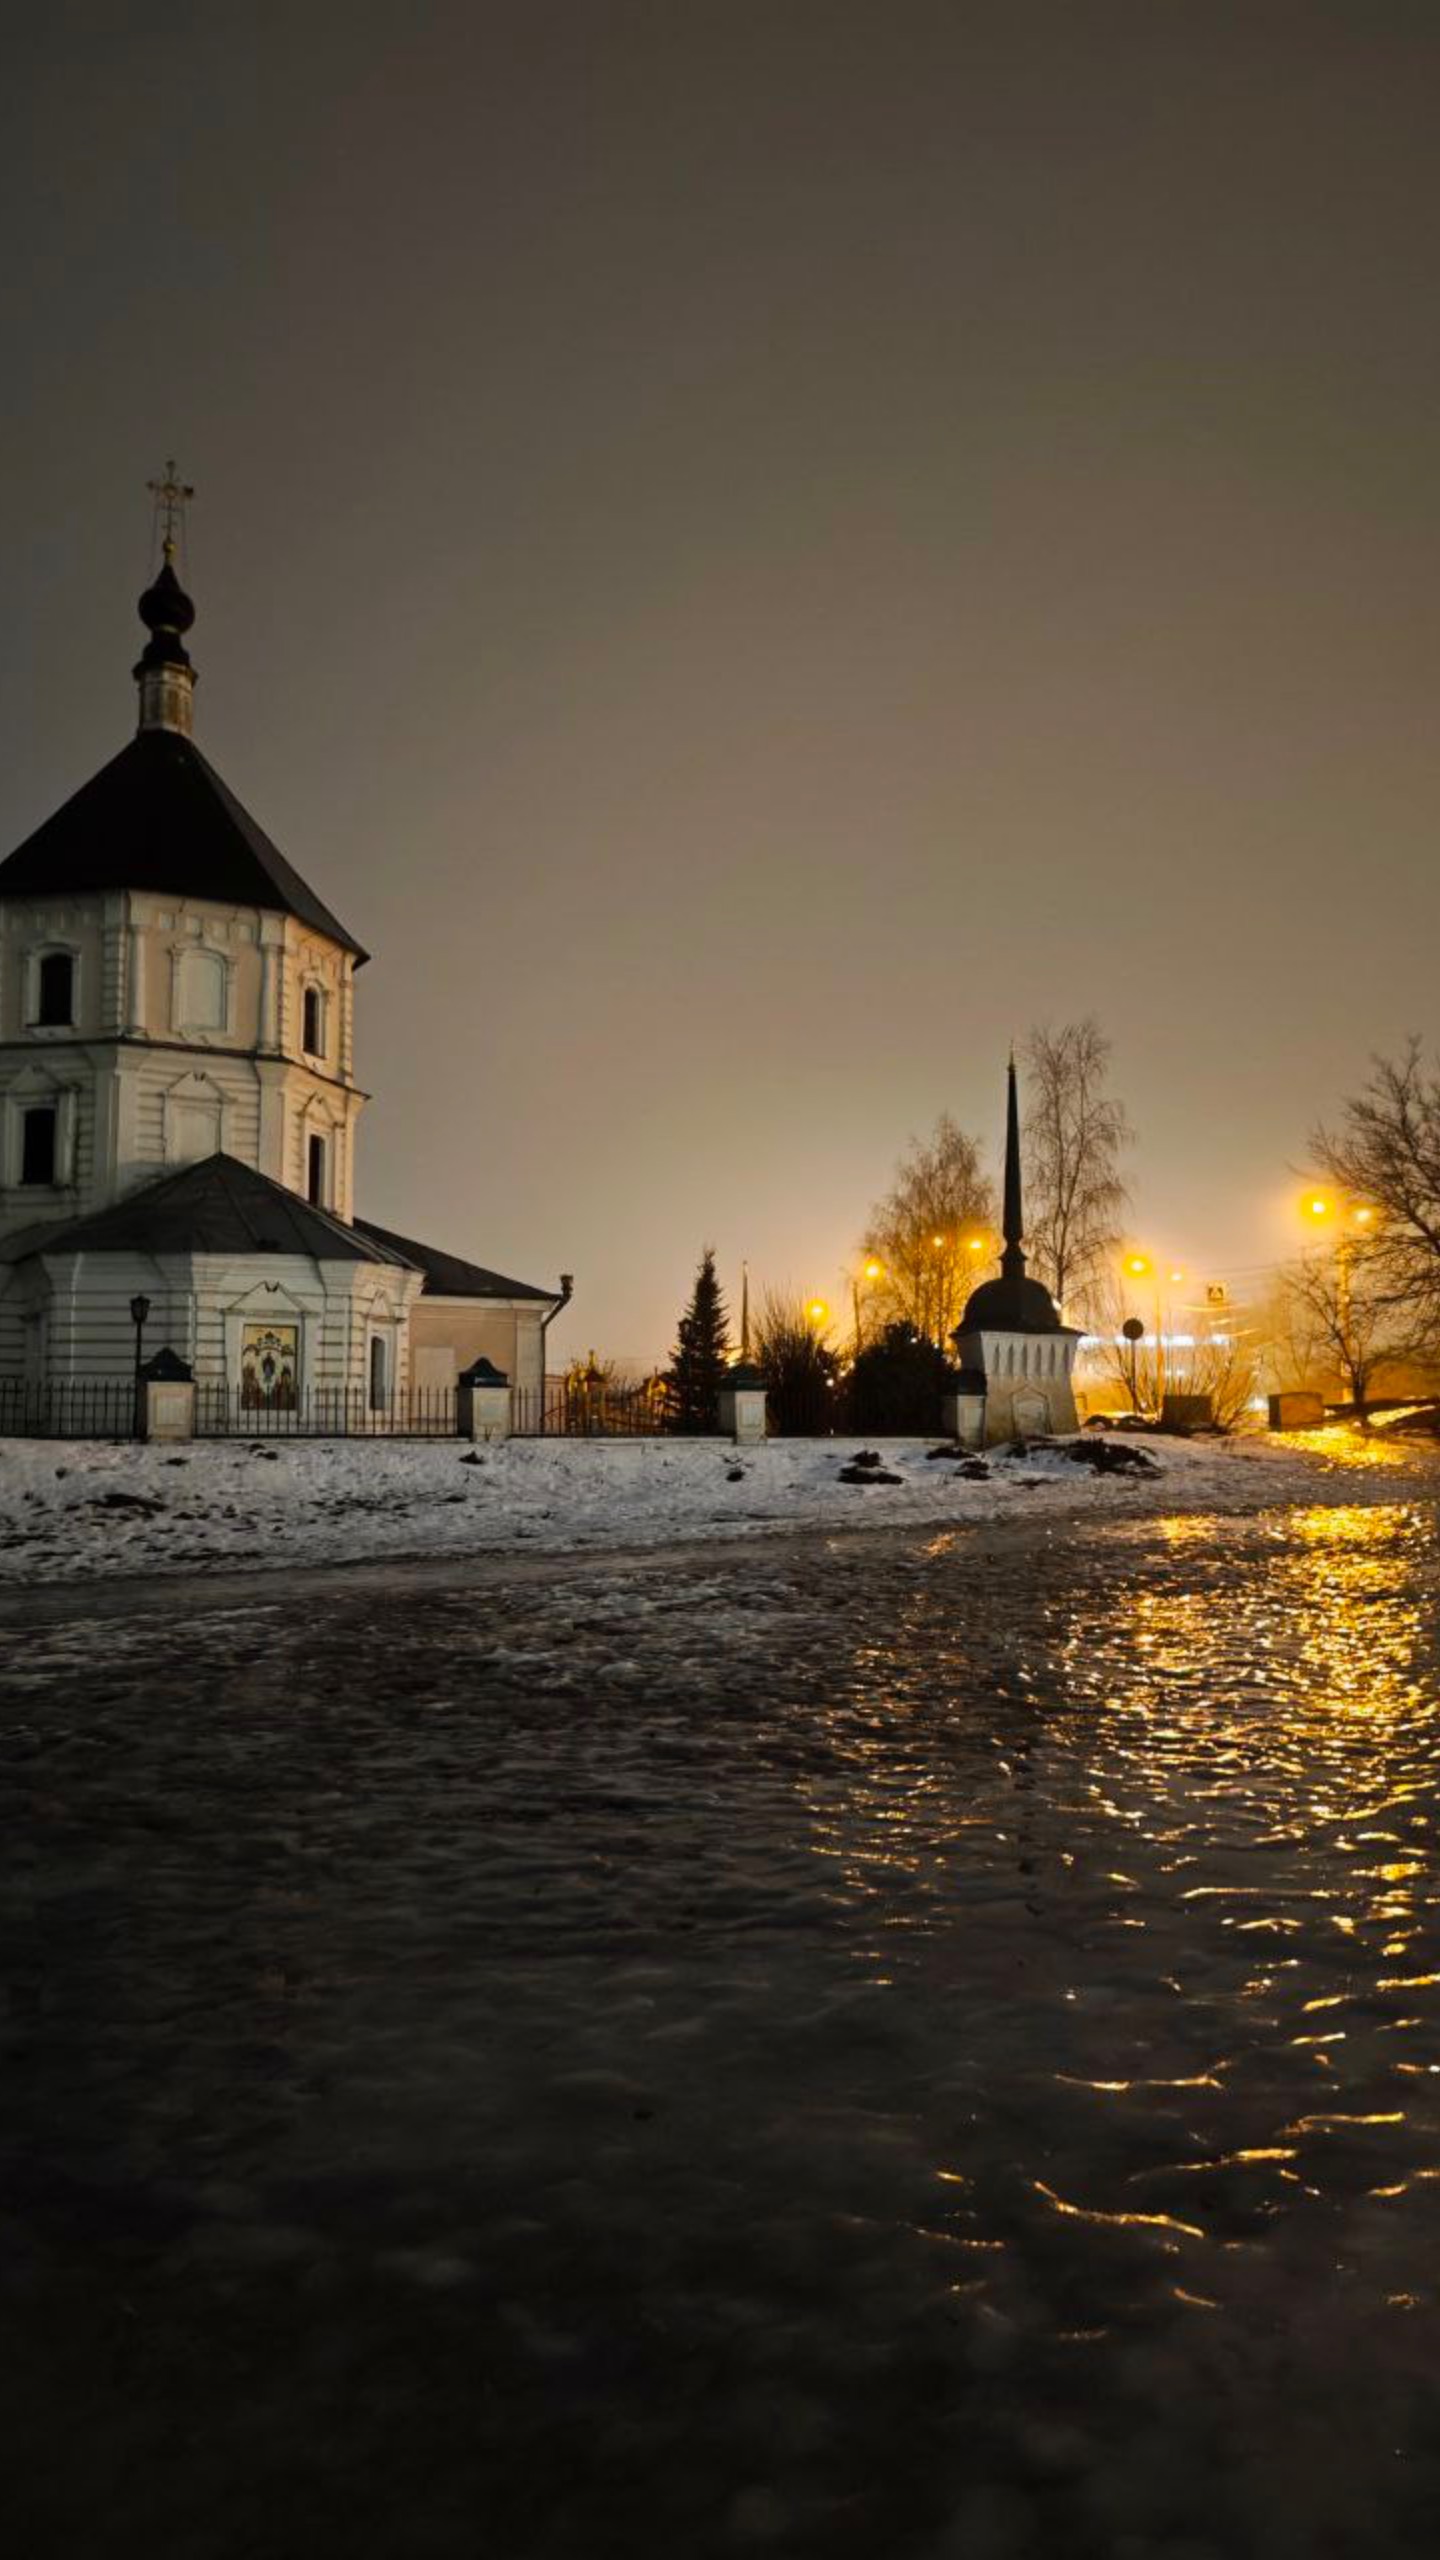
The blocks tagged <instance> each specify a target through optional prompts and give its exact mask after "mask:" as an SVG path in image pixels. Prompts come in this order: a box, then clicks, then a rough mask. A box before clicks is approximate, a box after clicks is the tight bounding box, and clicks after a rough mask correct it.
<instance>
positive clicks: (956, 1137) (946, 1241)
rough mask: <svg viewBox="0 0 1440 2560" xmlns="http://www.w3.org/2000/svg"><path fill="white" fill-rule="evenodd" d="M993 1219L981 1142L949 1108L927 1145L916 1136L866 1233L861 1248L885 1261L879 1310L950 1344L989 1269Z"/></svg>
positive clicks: (992, 1198) (877, 1291) (992, 1196)
mask: <svg viewBox="0 0 1440 2560" xmlns="http://www.w3.org/2000/svg"><path fill="white" fill-rule="evenodd" d="M994 1224H995V1192H994V1187H993V1185H992V1184H991V1182H990V1180H989V1177H988V1175H987V1174H986V1173H985V1172H984V1171H983V1169H982V1165H981V1157H980V1148H979V1144H978V1142H977V1141H976V1140H975V1139H974V1138H972V1137H970V1136H968V1135H967V1133H966V1131H965V1130H963V1129H962V1128H960V1126H959V1125H958V1123H957V1122H956V1121H954V1120H952V1118H951V1116H950V1114H949V1112H948V1111H942V1113H941V1114H940V1117H939V1119H938V1120H937V1121H936V1123H935V1134H934V1136H933V1138H931V1139H930V1141H929V1143H928V1144H926V1145H922V1144H921V1142H920V1141H919V1140H918V1139H912V1141H911V1144H910V1148H909V1151H908V1153H907V1154H906V1155H905V1156H904V1157H902V1159H901V1162H900V1164H899V1166H898V1168H897V1170H896V1175H895V1180H894V1183H893V1185H892V1186H891V1188H890V1190H889V1191H888V1192H887V1193H886V1195H885V1198H884V1199H883V1200H881V1201H880V1202H879V1203H878V1204H877V1206H876V1207H875V1209H874V1210H873V1211H872V1213H871V1217H870V1223H869V1225H868V1227H867V1228H866V1231H865V1237H864V1241H863V1244H862V1246H861V1251H862V1252H863V1253H864V1254H865V1255H866V1256H867V1257H868V1258H869V1259H870V1260H872V1261H878V1262H879V1263H880V1264H881V1265H882V1266H883V1267H882V1271H881V1273H880V1275H879V1277H878V1278H877V1279H876V1282H875V1285H874V1301H873V1302H874V1304H875V1306H876V1308H877V1312H879V1313H880V1314H881V1315H882V1316H883V1318H884V1319H885V1320H886V1321H888V1322H893V1323H898V1324H908V1325H910V1326H911V1327H913V1329H914V1331H915V1332H916V1333H918V1334H921V1335H923V1336H924V1338H925V1340H926V1341H927V1342H935V1343H939V1344H940V1346H941V1348H942V1349H943V1348H944V1347H945V1345H946V1344H947V1342H948V1340H949V1337H950V1335H951V1334H952V1333H953V1331H954V1329H955V1327H956V1325H957V1324H958V1323H959V1321H960V1317H961V1315H962V1313H963V1311H964V1307H965V1301H966V1299H967V1298H968V1297H969V1295H970V1292H971V1290H972V1289H973V1288H974V1287H975V1285H976V1283H977V1281H979V1280H980V1279H982V1278H983V1277H984V1276H985V1274H986V1271H987V1270H988V1267H989V1257H988V1256H987V1254H986V1250H985V1248H986V1245H987V1243H988V1242H989V1236H990V1231H992V1230H993V1228H994Z"/></svg>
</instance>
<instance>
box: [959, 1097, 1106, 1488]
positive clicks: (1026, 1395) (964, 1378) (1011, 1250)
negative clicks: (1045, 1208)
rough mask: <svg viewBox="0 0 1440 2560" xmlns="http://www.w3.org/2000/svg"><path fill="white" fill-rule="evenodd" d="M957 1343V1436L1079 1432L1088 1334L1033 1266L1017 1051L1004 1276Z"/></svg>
mask: <svg viewBox="0 0 1440 2560" xmlns="http://www.w3.org/2000/svg"><path fill="white" fill-rule="evenodd" d="M951 1340H952V1341H953V1342H954V1345H955V1350H956V1355H957V1358H958V1360H959V1363H960V1382H959V1388H958V1391H957V1393H956V1394H955V1396H954V1397H952V1399H951V1402H952V1404H953V1406H954V1407H955V1414H954V1421H955V1425H956V1430H957V1435H958V1437H960V1438H961V1439H963V1440H965V1441H966V1442H967V1443H968V1444H970V1445H973V1446H975V1447H981V1446H984V1447H994V1446H995V1445H996V1444H997V1443H999V1442H1002V1441H1006V1440H1014V1439H1017V1438H1022V1437H1025V1436H1027V1435H1030V1434H1032V1433H1036V1432H1040V1433H1044V1434H1047V1435H1048V1434H1050V1433H1055V1432H1065V1431H1075V1430H1078V1428H1079V1420H1078V1417H1077V1414H1076V1411H1075V1388H1074V1383H1073V1371H1074V1367H1075V1353H1076V1351H1077V1349H1078V1347H1079V1343H1080V1334H1079V1332H1078V1330H1077V1328H1076V1327H1075V1326H1074V1325H1067V1324H1062V1323H1061V1321H1060V1316H1059V1313H1058V1310H1057V1308H1056V1305H1055V1301H1054V1299H1053V1298H1052V1297H1051V1295H1050V1292H1049V1290H1048V1289H1047V1288H1046V1287H1045V1285H1044V1282H1043V1281H1040V1280H1032V1279H1031V1278H1030V1275H1029V1273H1028V1271H1027V1269H1026V1267H1025V1212H1024V1205H1023V1200H1022V1195H1021V1163H1020V1096H1019V1089H1018V1086H1017V1083H1016V1077H1015V1057H1014V1052H1013V1051H1012V1052H1011V1057H1010V1065H1009V1069H1008V1075H1007V1083H1006V1093H1005V1188H1004V1214H1003V1237H1002V1248H1001V1254H1000V1277H999V1279H998V1280H985V1281H982V1282H981V1285H980V1287H979V1288H978V1289H976V1290H974V1291H973V1292H972V1293H971V1296H970V1298H969V1301H968V1303H967V1305H966V1308H965V1313H964V1314H963V1316H962V1317H961V1319H960V1322H959V1324H958V1325H957V1326H956V1328H955V1331H954V1333H953V1335H952V1336H951Z"/></svg>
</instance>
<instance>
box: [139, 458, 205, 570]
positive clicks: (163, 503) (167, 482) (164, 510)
mask: <svg viewBox="0 0 1440 2560" xmlns="http://www.w3.org/2000/svg"><path fill="white" fill-rule="evenodd" d="M145 486H146V488H147V489H148V490H149V492H150V495H151V497H152V498H153V499H154V501H155V517H156V522H157V523H158V524H160V525H162V526H163V529H164V530H163V535H162V539H163V541H164V544H165V557H166V559H167V560H168V559H169V558H170V556H171V554H172V552H173V551H174V549H175V528H176V526H177V525H179V526H180V527H181V528H182V530H183V527H184V523H185V505H186V501H187V499H190V498H193V497H194V495H195V492H194V490H193V489H192V488H190V487H189V486H188V484H187V483H186V482H185V481H183V480H177V479H176V477H175V461H174V456H173V455H172V456H171V459H170V460H169V461H168V462H167V463H166V465H165V477H164V479H163V480H147V481H146V483H145Z"/></svg>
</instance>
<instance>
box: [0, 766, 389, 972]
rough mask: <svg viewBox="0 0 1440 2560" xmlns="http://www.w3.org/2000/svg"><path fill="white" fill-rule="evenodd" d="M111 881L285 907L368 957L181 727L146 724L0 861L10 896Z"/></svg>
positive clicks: (0, 888)
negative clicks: (182, 733) (127, 743)
mask: <svg viewBox="0 0 1440 2560" xmlns="http://www.w3.org/2000/svg"><path fill="white" fill-rule="evenodd" d="M105 889H148V890H150V891H152V892H156V893H158V894H160V895H161V896H165V897H172V898H210V899H214V900H215V901H217V902H218V903H219V904H220V905H222V906H236V907H270V908H275V909H278V911H279V912H280V913H281V914H282V915H291V916H296V917H298V918H299V920H300V922H301V923H302V924H307V925H309V926H310V927H311V929H312V931H314V932H316V933H322V934H324V935H326V936H327V938H328V939H329V940H330V941H331V942H338V943H341V944H342V945H343V946H344V948H345V949H346V950H347V951H352V952H353V953H354V954H355V958H356V961H357V963H359V962H363V961H364V959H365V958H366V956H367V955H366V953H365V951H364V950H363V949H362V947H361V945H360V944H359V943H358V942H357V941H356V940H355V937H354V935H353V934H352V933H350V932H348V931H347V929H346V927H345V926H344V925H343V924H341V923H340V921H339V919H338V917H336V916H333V915H332V914H331V912H330V909H329V908H328V907H327V906H325V905H324V904H323V903H322V902H321V900H320V899H319V898H317V897H316V895H315V892H314V890H313V889H311V888H309V887H308V886H307V884H306V883H305V881H303V880H302V879H301V877H300V874H299V872H298V871H296V870H295V869H294V868H293V867H292V865H291V864H290V863H288V862H287V861H286V859H285V856H284V854H283V853H281V851H280V849H279V847H278V846H277V845H274V844H272V843H271V841H270V838H269V837H268V836H267V835H266V833H265V830H264V828H263V827H262V826H260V825H259V824H258V822H257V821H256V820H255V819H254V818H252V817H251V815H250V812H249V810H248V809H246V808H243V807H242V805H241V803H240V802H239V801H238V800H237V799H236V797H235V794H234V792H233V791H232V790H231V789H230V788H229V786H228V784H226V783H224V782H222V781H221V779H220V776H219V774H218V773H217V772H216V771H215V768H214V766H213V765H212V764H210V763H209V762H208V761H207V760H206V758H205V757H204V756H202V754H201V753H200V750H199V748H198V747H197V746H196V745H195V744H194V742H193V740H192V739H190V738H187V737H183V736H182V735H181V734H180V733H179V731H178V730H174V729H166V728H147V729H141V730H140V731H139V733H138V734H137V735H136V736H135V737H133V738H132V739H131V740H130V743H129V745H128V746H124V747H122V748H121V750H120V753H119V754H118V756H112V757H111V759H110V762H109V763H108V764H106V765H102V766H101V768H100V771H99V772H98V773H96V774H92V775H91V777H90V780H89V781H88V782H84V783H82V784H81V786H80V789H79V790H78V791H76V792H74V793H73V794H72V795H71V797H70V798H69V799H68V800H67V801H66V802H65V803H64V805H63V807H61V808H59V809H57V810H56V811H55V813H54V815H53V817H49V818H47V819H45V821H44V823H43V824H42V825H41V826H38V827H37V828H36V830H35V832H34V834H33V835H31V836H27V837H26V839H25V842H24V843H23V844H22V845H19V846H17V847H16V850H15V851H14V852H13V853H12V854H11V855H9V857H8V858H7V860H6V861H4V862H0V898H48V897H62V896H67V895H70V894H73V893H83V892H87V891H95V890H105Z"/></svg>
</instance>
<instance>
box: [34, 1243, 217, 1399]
mask: <svg viewBox="0 0 1440 2560" xmlns="http://www.w3.org/2000/svg"><path fill="white" fill-rule="evenodd" d="M40 1268H41V1269H42V1270H43V1273H44V1283H45V1286H44V1293H43V1299H42V1301H41V1303H42V1304H43V1309H44V1318H45V1326H44V1335H45V1354H44V1375H45V1379H46V1381H47V1383H49V1384H51V1385H64V1384H66V1383H68V1382H70V1381H73V1380H76V1379H85V1378H125V1377H128V1376H129V1375H130V1373H131V1371H132V1369H133V1368H134V1365H135V1326H134V1322H133V1320H132V1318H131V1314H130V1301H131V1299H132V1298H135V1297H146V1298H148V1299H149V1300H150V1313H149V1316H148V1317H147V1318H146V1323H145V1331H144V1337H143V1348H144V1353H145V1357H146V1358H147V1359H148V1358H150V1356H151V1355H152V1354H153V1353H154V1352H156V1351H158V1350H160V1348H161V1347H162V1345H163V1344H165V1343H168V1344H169V1345H170V1347H171V1349H172V1350H175V1351H178V1353H179V1354H180V1357H181V1358H182V1359H186V1358H188V1357H189V1351H188V1347H187V1346H188V1343H189V1338H190V1295H189V1263H188V1258H187V1257H186V1256H185V1255H183V1254H175V1255H168V1254H167V1255H155V1254H141V1253H135V1254H128V1253H113V1254H112V1253H107V1254H103V1255H101V1254H91V1255H85V1254H53V1255H51V1254H47V1255H45V1256H44V1257H43V1259H42V1262H41V1264H40ZM11 1374H14V1373H13V1372H12V1373H11Z"/></svg>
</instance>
